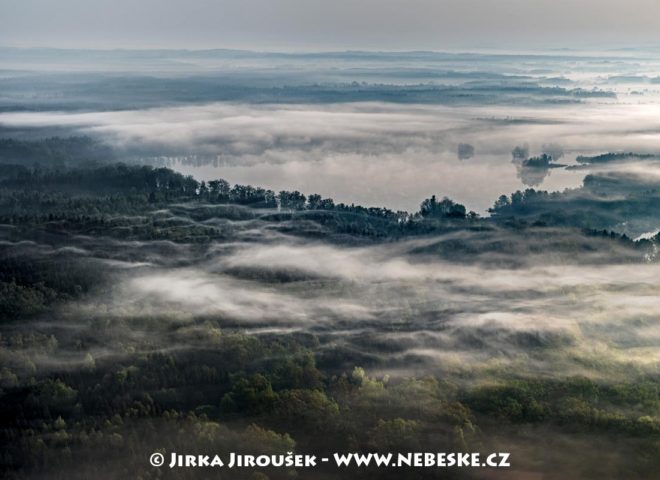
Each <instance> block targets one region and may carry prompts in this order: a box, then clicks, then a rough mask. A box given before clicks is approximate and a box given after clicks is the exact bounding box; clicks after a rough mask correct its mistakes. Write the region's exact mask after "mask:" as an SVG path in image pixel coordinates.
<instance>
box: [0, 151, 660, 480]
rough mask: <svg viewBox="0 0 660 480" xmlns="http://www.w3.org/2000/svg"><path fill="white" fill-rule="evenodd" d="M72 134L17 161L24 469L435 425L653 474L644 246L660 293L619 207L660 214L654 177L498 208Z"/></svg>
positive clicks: (428, 440) (649, 249) (13, 443)
mask: <svg viewBox="0 0 660 480" xmlns="http://www.w3.org/2000/svg"><path fill="white" fill-rule="evenodd" d="M76 142H78V140H76ZM55 143H57V144H59V143H60V142H59V141H57V142H55ZM83 144H84V145H87V144H86V143H85V142H83ZM2 145H3V147H2V148H3V149H5V150H7V149H14V150H17V151H19V153H20V155H24V151H25V148H27V147H25V145H24V144H21V143H20V142H18V143H11V142H5V143H4V144H2ZM62 145H63V146H62V149H61V150H57V151H55V150H52V149H51V148H50V147H49V151H50V152H51V153H52V154H53V155H57V156H61V158H62V160H63V163H62V165H60V166H49V167H46V166H43V165H42V166H34V165H28V164H26V163H27V162H21V164H20V165H16V164H11V163H10V162H5V163H4V164H3V165H2V166H0V224H1V226H0V235H1V239H0V242H1V243H0V252H1V253H0V262H1V266H2V268H0V318H1V319H2V320H1V324H0V359H1V362H0V364H1V365H2V367H1V368H0V388H1V390H0V412H1V422H2V425H1V428H0V441H1V442H2V444H3V445H5V448H4V449H3V453H2V457H1V465H2V471H3V475H5V476H6V477H7V478H17V479H18V478H49V479H54V478H90V477H97V478H129V477H130V478H144V479H146V478H161V477H160V476H159V474H158V470H154V469H153V468H152V467H150V466H149V465H148V463H147V458H148V455H149V454H150V453H152V451H154V450H157V449H163V451H167V452H170V451H175V450H177V449H179V450H180V449H182V448H183V447H184V446H185V447H187V448H191V449H194V450H195V451H198V452H209V453H213V452H217V451H221V452H222V451H228V450H231V451H237V452H246V453H250V452H255V451H257V452H260V453H261V452H263V453H268V452H272V453H283V452H287V451H296V452H312V453H314V454H316V455H321V454H325V453H327V454H330V453H331V452H334V451H337V450H347V451H350V450H355V451H376V452H389V451H401V452H407V451H417V450H419V449H422V448H427V447H428V446H429V445H432V446H433V447H432V448H433V450H437V451H510V452H511V453H512V459H513V465H514V467H515V470H516V471H517V472H522V473H521V474H524V473H525V472H550V471H552V472H553V474H556V475H560V474H562V472H563V474H566V475H573V474H574V473H575V472H579V475H578V476H580V477H584V478H601V477H602V476H603V475H608V476H612V475H613V474H614V475H615V476H630V475H633V476H635V477H636V478H652V476H653V474H654V472H657V468H658V462H657V459H658V458H659V454H660V452H659V451H658V445H659V443H658V438H659V435H660V420H659V418H660V389H659V388H658V385H659V382H658V381H659V380H660V379H659V378H658V370H657V362H656V361H655V360H651V361H650V362H649V359H648V358H646V359H645V353H644V352H645V349H646V348H649V347H650V345H651V343H649V342H650V341H651V340H650V339H649V338H648V332H649V331H655V330H654V329H656V328H657V318H655V317H653V316H648V315H645V314H644V313H643V312H640V311H635V307H634V302H632V301H630V295H633V294H632V293H631V292H630V290H629V287H627V286H626V285H625V284H618V283H616V282H617V281H618V278H620V274H621V272H622V271H626V272H630V271H631V270H627V269H634V270H635V271H636V274H635V275H636V276H635V277H634V278H635V279H636V280H635V281H636V282H638V283H637V285H638V288H639V290H638V294H639V295H652V294H653V292H654V290H653V289H654V288H655V286H654V284H655V279H657V277H655V276H654V272H656V273H657V263H656V257H655V252H656V248H657V243H658V237H657V236H656V237H652V238H650V239H643V240H637V241H634V240H632V239H631V238H630V237H629V236H628V235H625V234H622V233H625V229H623V230H622V229H618V228H617V227H618V226H619V225H620V223H621V221H622V219H626V220H627V221H629V222H635V221H636V222H638V223H639V224H640V225H642V224H643V222H646V223H648V224H651V223H653V222H656V220H657V219H656V217H655V216H654V215H655V214H654V213H653V212H656V211H658V209H657V208H656V207H657V206H658V205H656V203H657V202H658V196H657V193H656V192H657V190H656V189H655V187H653V188H651V186H650V185H647V184H646V183H644V179H638V178H632V177H625V178H624V177H621V176H614V177H608V176H591V177H587V178H585V181H584V185H583V186H582V187H581V188H578V189H573V190H566V191H564V192H552V193H549V192H545V191H537V190H533V189H529V190H526V191H521V192H520V191H519V192H515V193H513V194H511V195H510V196H506V195H503V196H502V197H500V198H499V199H498V200H497V201H496V202H495V205H494V207H493V208H492V210H491V213H492V216H490V217H480V216H479V215H477V214H476V213H474V212H470V211H468V209H467V208H466V207H465V206H463V205H461V204H459V203H456V202H454V201H452V200H450V199H448V198H446V197H445V198H443V197H442V196H441V195H439V196H432V197H430V198H427V199H425V200H423V201H421V202H420V208H419V210H418V211H416V212H402V211H392V210H390V209H387V208H380V207H378V208H375V207H363V206H359V205H353V204H351V205H347V204H344V203H340V202H336V201H335V200H333V199H331V198H324V197H322V196H321V195H318V194H313V193H312V194H304V193H301V192H298V191H279V192H274V191H272V190H269V189H265V188H261V187H255V186H251V185H231V184H230V183H229V182H228V181H226V180H223V179H217V180H212V181H206V182H199V181H197V180H195V179H194V178H192V177H189V176H184V175H182V174H180V173H177V172H175V171H173V170H170V169H167V168H155V167H150V166H140V165H130V164H115V163H112V162H110V163H107V162H104V163H102V164H99V165H95V166H91V167H90V166H87V167H85V166H82V165H80V164H78V165H76V164H75V162H74V163H71V162H69V161H68V160H67V154H66V145H67V142H63V143H62ZM30 148H32V147H30ZM85 148H87V147H85ZM21 149H23V150H21ZM39 149H41V147H39ZM39 151H40V150H39ZM21 152H23V153H21ZM36 154H37V152H35V155H36ZM5 158H6V157H5ZM649 212H651V213H650V214H649ZM657 224H658V223H657V222H656V223H655V225H657ZM640 228H641V227H640ZM569 270H570V271H573V272H574V273H572V274H571V273H569V272H568V271H569ZM571 275H573V277H571ZM603 275H606V276H611V280H610V281H608V282H607V283H606V284H602V283H600V281H599V280H597V279H599V278H602V276H603ZM627 275H628V276H630V275H632V274H631V273H628V274H627ZM575 278H579V279H580V280H575ZM491 279H492V280H491ZM603 292H609V293H608V296H607V297H604V296H602V295H603ZM578 298H585V299H587V300H585V302H586V306H584V307H583V306H581V305H582V304H581V303H580V302H578V301H577V299H578ZM606 299H611V300H606ZM608 301H610V302H613V305H618V306H617V307H616V308H615V309H614V310H612V307H610V309H609V310H608V309H607V308H606V305H607V302H608ZM617 301H620V302H629V303H627V304H628V305H629V307H622V306H621V305H623V304H622V303H619V304H617V303H616V302H617ZM602 302H605V303H602ZM592 304H593V305H599V307H598V309H596V312H600V311H603V312H608V311H609V312H614V313H612V315H611V316H608V315H607V314H606V313H603V314H601V313H594V311H593V310H592V308H593V305H592ZM627 308H630V309H631V311H628V310H627ZM601 309H602V310H601ZM489 312H495V313H492V314H491V313H489ZM541 312H542V313H543V315H542V314H541ZM468 317H469V318H472V320H470V321H465V319H466V318H468ZM525 317H529V318H530V319H532V321H531V322H523V323H522V324H521V325H519V326H516V327H514V325H513V322H514V321H518V320H521V321H522V318H525ZM516 319H518V320H516ZM645 336H646V337H645ZM548 439H554V440H552V441H553V442H554V447H553V449H552V450H551V451H550V452H549V451H548V449H547V446H546V445H547V444H546V441H548ZM338 446H340V447H338ZM604 450H607V451H609V452H612V454H611V455H610V456H608V459H607V462H604V461H603V457H602V452H603V451H604ZM576 451H577V452H579V455H576V454H575V452H576ZM523 452H524V454H523ZM136 472H137V473H136ZM568 472H571V473H568ZM613 472H614V473H613ZM332 474H333V472H332V470H326V469H324V468H321V469H319V470H315V471H313V472H312V471H307V472H298V475H299V476H300V475H305V478H330V476H331V475H332ZM136 475H138V477H136ZM181 475H183V476H181V477H180V478H188V477H190V478H193V477H195V478H197V476H199V475H201V476H200V477H199V478H203V476H204V475H205V474H204V473H203V472H194V471H188V472H186V473H181ZM186 475H187V476H186ZM295 475H296V472H294V470H293V469H271V470H269V469H262V470H261V471H260V472H255V471H251V470H244V471H236V472H232V477H231V478H249V479H253V480H254V479H257V478H259V479H262V478H273V479H276V478H292V477H293V476H295ZM446 475H447V477H448V478H481V477H480V476H479V475H478V472H475V471H468V470H448V471H447V472H446ZM351 476H352V477H354V478H380V477H386V476H387V475H386V473H385V472H383V471H382V470H377V469H363V470H356V471H354V472H351ZM435 476H436V472H434V471H433V470H432V469H431V470H416V469H412V470H407V471H402V473H401V478H435Z"/></svg>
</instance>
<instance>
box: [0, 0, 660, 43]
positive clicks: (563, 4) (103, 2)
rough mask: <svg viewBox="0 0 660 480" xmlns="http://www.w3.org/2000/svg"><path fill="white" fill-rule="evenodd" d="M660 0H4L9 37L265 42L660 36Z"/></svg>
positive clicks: (0, 33)
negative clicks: (659, 27)
mask: <svg viewBox="0 0 660 480" xmlns="http://www.w3.org/2000/svg"><path fill="white" fill-rule="evenodd" d="M659 18H660V1H659V0H627V1H625V2H624V1H622V0H332V1H328V0H94V1H89V0H58V1H57V2H54V1H52V0H20V1H17V0H0V45H3V46H20V47H44V46H47V47H60V48H191V49H196V48H243V49H261V50H291V51H299V50H324V49H328V50H332V49H367V50H371V49H383V50H405V49H428V50H447V49H453V48H466V47H470V48H489V47H490V48H520V47H521V46H524V47H539V48H544V47H549V48H554V47H573V48H595V47H603V46H607V47H623V46H640V45H644V46H646V45H650V44H651V45H653V44H655V45H657V44H660V30H658V28H657V27H658V19H659Z"/></svg>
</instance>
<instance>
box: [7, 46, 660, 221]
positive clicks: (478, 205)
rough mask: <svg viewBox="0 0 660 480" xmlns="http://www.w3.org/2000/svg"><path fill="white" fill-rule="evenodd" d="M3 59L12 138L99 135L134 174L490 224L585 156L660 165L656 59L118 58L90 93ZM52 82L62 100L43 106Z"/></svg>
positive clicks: (87, 77)
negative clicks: (482, 217) (504, 203)
mask: <svg viewBox="0 0 660 480" xmlns="http://www.w3.org/2000/svg"><path fill="white" fill-rule="evenodd" d="M2 54H3V55H4V56H5V58H6V60H7V61H8V63H9V64H10V65H12V66H13V67H14V68H21V70H19V71H18V72H16V71H7V72H6V73H5V74H4V76H3V78H2V79H1V80H0V82H1V83H2V84H3V85H4V86H5V94H4V96H3V97H2V98H1V99H0V100H1V101H2V110H3V111H2V113H0V125H1V126H2V128H3V129H4V130H3V131H5V132H6V133H5V134H9V133H11V132H15V131H17V130H18V131H22V132H24V133H25V132H27V133H25V134H29V132H34V131H37V132H44V131H52V129H57V130H56V131H59V132H60V133H62V132H69V133H71V134H76V135H89V136H92V137H93V138H97V139H99V140H100V141H102V142H104V143H107V144H108V145H111V146H112V147H113V148H116V149H118V150H119V151H120V152H121V157H122V158H123V159H126V158H132V159H133V160H134V161H140V162H149V163H154V164H164V165H167V166H171V167H172V168H175V169H177V170H179V171H181V172H184V173H186V174H192V175H194V176H195V177H197V178H200V179H204V180H211V179H214V178H218V177H222V178H226V179H227V180H229V181H230V182H232V183H246V184H256V185H262V186H264V187H267V188H271V189H273V190H275V191H279V190H281V189H297V190H300V191H303V192H306V193H313V192H317V193H320V194H322V195H325V196H331V197H333V198H335V199H336V200H338V201H342V202H345V203H359V204H364V205H379V206H381V205H382V206H387V207H389V208H393V209H405V210H409V211H410V210H414V209H415V208H416V207H417V206H418V204H419V201H420V199H422V198H425V197H427V196H429V195H431V194H441V195H447V196H449V197H451V198H453V199H455V200H457V201H460V202H462V203H464V204H466V205H467V206H468V207H469V208H471V209H474V210H475V211H478V212H480V213H482V214H483V213H485V211H486V209H487V208H489V207H490V206H492V203H493V201H494V200H495V199H496V198H497V197H498V196H499V195H500V194H502V193H507V192H511V191H514V190H516V189H524V188H527V187H533V188H541V189H545V190H551V191H554V190H562V189H564V188H573V187H577V186H579V185H580V184H581V181H582V178H583V177H584V175H585V174H586V173H588V171H587V172H585V170H578V171H575V170H570V169H569V170H567V169H566V168H565V167H566V166H571V165H574V164H575V158H576V157H577V156H580V155H598V154H601V153H607V152H635V153H658V152H660V120H658V119H659V118H660V103H659V99H660V67H659V62H658V59H657V56H656V55H655V53H653V52H649V51H635V52H625V53H621V52H616V53H613V52H602V53H600V54H595V53H591V54H584V53H582V54H581V53H579V52H575V53H573V52H569V53H567V54H564V55H558V54H557V53H555V52H545V53H544V52H541V53H540V54H538V55H522V54H515V53H511V54H509V55H503V54H497V55H496V54H487V53H484V54H441V53H437V54H436V53H424V52H416V53H398V54H387V53H363V54H360V53H337V54H299V55H293V54H288V55H280V54H252V53H249V52H223V51H210V52H206V53H204V52H198V53H195V52H188V53H185V52H176V51H173V52H169V53H168V54H161V55H158V54H149V55H142V56H136V54H131V53H130V52H125V53H112V52H110V53H106V54H105V57H106V58H104V59H103V60H101V61H97V62H94V61H93V60H91V61H88V62H87V63H85V64H81V63H77V64H74V65H75V66H74V67H73V68H77V69H81V70H83V71H81V72H80V73H78V74H77V75H76V77H75V80H74V79H73V78H71V77H70V76H68V75H67V74H63V73H61V72H60V73H52V72H53V71H57V70H58V65H64V64H67V63H69V62H72V61H79V60H80V59H79V58H78V57H72V56H67V54H66V51H64V52H62V53H58V52H57V51H55V52H53V53H52V55H50V56H47V57H44V58H47V59H48V60H47V61H46V60H44V58H42V57H39V52H38V51H36V52H32V53H30V51H27V53H23V52H21V51H20V50H4V51H3V52H2ZM30 54H31V55H33V56H37V58H39V59H40V61H41V62H42V63H40V64H39V65H40V66H39V69H41V70H45V71H46V72H45V73H44V72H39V73H35V72H33V69H34V65H33V64H30V63H26V58H30ZM21 55H22V56H21ZM83 58H84V57H83ZM138 58H139V59H140V60H142V62H141V63H138V62H137V60H136V59H138ZM58 59H59V60H58ZM177 60H180V61H184V60H185V61H186V62H188V63H187V65H188V66H189V68H186V67H182V66H181V65H180V64H178V63H177ZM58 61H59V63H58ZM104 68H105V71H104ZM85 69H86V70H87V71H85ZM131 69H132V70H131ZM145 69H146V70H148V72H149V73H148V74H145V73H144V71H145ZM99 70H100V71H99ZM117 71H120V72H122V73H121V75H118V74H117ZM92 72H93V73H92ZM44 75H45V76H44ZM37 78H38V79H39V80H38V81H39V82H40V83H43V82H45V84H46V88H43V85H41V86H40V88H39V90H38V91H35V90H34V87H33V86H31V85H33V83H34V82H36V81H37ZM81 84H82V85H83V87H82V88H79V87H80V85H81ZM81 91H85V92H87V93H86V94H85V95H82V94H81ZM35 92H37V93H35ZM135 105H142V107H141V108H135ZM34 110H42V111H39V112H35V111H34ZM460 145H467V146H468V147H471V150H470V155H467V156H465V155H461V154H459V151H458V150H459V146H460ZM516 147H520V148H522V149H524V151H525V152H526V153H525V154H526V156H527V157H536V156H539V155H542V154H548V155H550V156H551V157H552V162H553V163H552V167H547V166H538V165H536V166H525V165H524V164H523V161H525V160H526V159H525V158H523V159H518V160H516V158H515V156H512V151H513V150H514V149H515V148H516ZM464 148H465V147H464ZM555 157H556V158H555ZM594 168H595V167H594ZM609 168H612V166H611V165H610V166H609ZM626 168H628V167H626ZM644 168H649V169H657V165H650V164H648V163H647V164H646V165H645V166H644Z"/></svg>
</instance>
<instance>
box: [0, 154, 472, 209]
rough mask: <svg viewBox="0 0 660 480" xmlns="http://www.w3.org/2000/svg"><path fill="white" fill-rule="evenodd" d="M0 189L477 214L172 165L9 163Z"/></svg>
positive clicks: (433, 202)
mask: <svg viewBox="0 0 660 480" xmlns="http://www.w3.org/2000/svg"><path fill="white" fill-rule="evenodd" d="M0 188H2V189H4V190H6V191H8V192H7V194H11V192H14V193H13V194H14V195H16V194H15V192H16V191H23V192H24V191H40V192H43V191H44V190H52V191H56V192H64V193H69V194H84V195H96V196H98V195H100V194H113V193H122V194H125V195H144V196H146V198H147V200H148V202H149V203H159V202H171V201H186V200H194V201H200V202H208V203H211V204H235V205H243V206H248V207H251V208H264V209H276V210H278V211H305V210H307V211H335V212H346V213H353V214H361V215H366V216H370V217H378V218H382V219H386V220H390V221H394V222H405V221H409V220H411V219H454V220H455V219H466V218H469V219H476V218H477V217H478V215H477V214H476V213H475V212H469V213H468V212H467V211H466V208H465V206H463V205H461V204H458V203H455V202H453V201H452V200H450V199H448V198H444V199H442V200H437V199H436V197H435V196H433V197H431V198H429V199H426V200H424V201H423V202H422V205H421V208H420V210H419V211H418V212H416V213H414V214H410V213H408V212H404V211H394V210H391V209H388V208H384V207H363V206H360V205H355V204H350V205H348V204H345V203H335V201H334V200H333V199H332V198H324V197H322V196H321V195H319V194H311V195H309V196H306V195H304V194H302V193H300V192H299V191H286V190H282V191H280V192H277V193H276V192H274V191H273V190H269V189H264V188H261V187H254V186H252V185H240V184H236V185H233V186H232V185H230V184H229V182H227V181H226V180H223V179H218V180H211V181H209V182H205V181H202V182H198V181H197V180H195V179H194V178H193V177H192V176H184V175H182V174H180V173H177V172H175V171H173V170H171V169H169V168H164V167H163V168H153V167H151V166H131V165H126V164H122V163H117V164H112V165H104V166H99V167H93V168H73V169H59V168H54V169H53V168H51V169H44V168H39V167H34V168H30V167H25V166H17V165H5V166H2V167H0Z"/></svg>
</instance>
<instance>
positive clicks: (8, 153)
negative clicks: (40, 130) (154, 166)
mask: <svg viewBox="0 0 660 480" xmlns="http://www.w3.org/2000/svg"><path fill="white" fill-rule="evenodd" d="M114 158H115V152H114V151H113V149H112V148H111V147H109V146H107V145H103V144H102V143H99V142H97V141H95V140H93V139H92V138H90V137H85V136H74V137H50V138H44V139H39V140H18V139H14V138H0V163H16V164H20V165H33V164H43V165H61V166H75V165H80V164H81V162H86V163H93V162H107V161H111V160H113V159H114Z"/></svg>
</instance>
